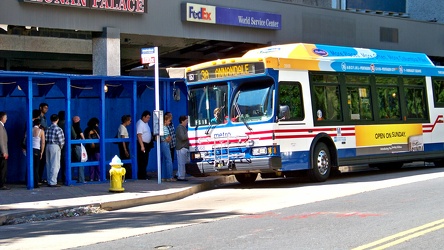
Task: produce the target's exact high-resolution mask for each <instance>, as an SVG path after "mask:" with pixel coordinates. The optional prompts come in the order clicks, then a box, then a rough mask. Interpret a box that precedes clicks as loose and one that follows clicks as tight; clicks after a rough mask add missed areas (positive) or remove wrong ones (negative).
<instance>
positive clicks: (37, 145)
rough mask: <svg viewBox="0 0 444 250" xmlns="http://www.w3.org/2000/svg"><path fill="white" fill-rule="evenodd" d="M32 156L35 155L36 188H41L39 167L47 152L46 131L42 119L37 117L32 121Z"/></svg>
mask: <svg viewBox="0 0 444 250" xmlns="http://www.w3.org/2000/svg"><path fill="white" fill-rule="evenodd" d="M32 125H33V128H32V157H33V162H34V163H33V164H34V166H33V170H34V188H39V187H40V186H39V179H40V177H39V167H40V161H41V159H42V157H43V153H44V152H45V144H46V138H45V131H44V130H43V129H42V128H41V127H40V119H35V120H34V121H33V122H32Z"/></svg>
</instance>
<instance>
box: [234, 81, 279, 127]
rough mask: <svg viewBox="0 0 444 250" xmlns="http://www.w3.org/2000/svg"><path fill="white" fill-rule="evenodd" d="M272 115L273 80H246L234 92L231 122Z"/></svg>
mask: <svg viewBox="0 0 444 250" xmlns="http://www.w3.org/2000/svg"><path fill="white" fill-rule="evenodd" d="M272 115H273V81H261V82H257V81H255V82H247V83H244V84H242V85H241V86H240V88H239V89H238V90H237V92H236V93H235V97H234V101H233V105H232V107H231V121H232V122H250V121H261V120H268V119H270V118H271V117H272Z"/></svg>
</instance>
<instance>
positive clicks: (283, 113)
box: [279, 105, 290, 120]
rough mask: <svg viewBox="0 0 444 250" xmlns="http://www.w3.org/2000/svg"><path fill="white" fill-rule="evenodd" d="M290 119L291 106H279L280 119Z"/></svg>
mask: <svg viewBox="0 0 444 250" xmlns="http://www.w3.org/2000/svg"><path fill="white" fill-rule="evenodd" d="M288 119H290V107H289V106H288V105H280V106H279V120H288Z"/></svg>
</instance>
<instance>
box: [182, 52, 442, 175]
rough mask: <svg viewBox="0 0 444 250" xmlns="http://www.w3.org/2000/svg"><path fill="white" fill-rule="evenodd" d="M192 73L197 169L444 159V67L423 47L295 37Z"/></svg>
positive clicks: (192, 169) (311, 167)
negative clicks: (352, 44)
mask: <svg viewBox="0 0 444 250" xmlns="http://www.w3.org/2000/svg"><path fill="white" fill-rule="evenodd" d="M185 73H186V85H187V89H188V112H189V113H188V115H189V129H188V136H189V140H190V160H191V161H190V163H189V164H187V165H186V170H187V173H188V174H190V175H192V176H210V175H235V177H236V179H237V180H238V181H239V182H240V183H252V182H254V181H255V180H256V178H257V176H258V174H260V175H261V178H276V177H292V176H300V173H304V175H305V174H307V176H308V177H309V179H310V180H311V181H314V182H323V181H326V180H327V179H328V177H329V176H330V174H331V173H332V172H333V171H338V168H339V167H340V166H353V165H360V164H368V165H369V166H371V167H376V168H379V169H382V170H395V169H399V168H401V167H402V166H403V164H404V163H408V162H412V161H426V162H433V163H434V164H435V166H440V167H441V166H444V125H443V120H444V119H443V114H444V67H439V66H435V65H434V64H433V62H432V61H431V60H430V59H429V58H428V57H427V55H425V54H422V53H412V52H401V51H388V50H377V49H365V48H353V47H341V46H330V45H320V44H304V43H296V44H285V45H276V46H270V47H264V48H260V49H254V50H251V51H248V52H247V53H246V54H245V55H243V56H242V57H239V58H229V59H221V60H215V61H210V62H205V63H201V64H198V65H194V66H191V67H188V68H186V70H185ZM301 171H303V172H301Z"/></svg>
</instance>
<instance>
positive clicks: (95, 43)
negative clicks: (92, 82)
mask: <svg viewBox="0 0 444 250" xmlns="http://www.w3.org/2000/svg"><path fill="white" fill-rule="evenodd" d="M92 54H93V74H94V75H106V76H120V30H119V29H116V28H111V27H104V28H103V32H101V33H94V34H93V39H92Z"/></svg>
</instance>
